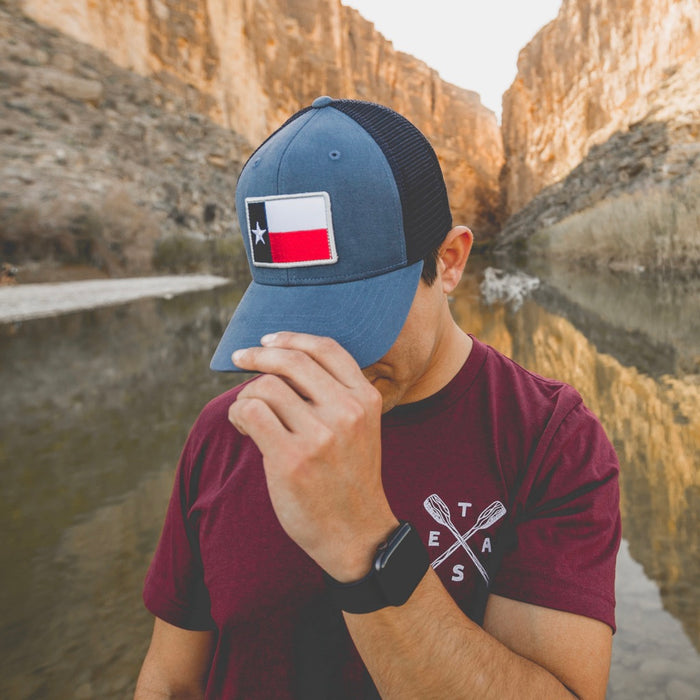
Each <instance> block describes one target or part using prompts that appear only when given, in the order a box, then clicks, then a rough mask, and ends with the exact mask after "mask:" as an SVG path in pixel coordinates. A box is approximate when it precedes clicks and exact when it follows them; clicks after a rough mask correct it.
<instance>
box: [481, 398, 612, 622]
mask: <svg viewBox="0 0 700 700" xmlns="http://www.w3.org/2000/svg"><path fill="white" fill-rule="evenodd" d="M549 427H550V428H551V426H549ZM551 432H552V435H551V437H550V436H549V435H546V433H547V431H545V433H544V434H543V438H544V437H545V435H546V444H540V445H539V448H538V450H537V452H538V453H539V455H536V459H537V461H536V462H535V461H533V462H532V463H531V464H530V468H529V469H527V476H526V477H525V478H524V479H522V483H520V484H519V486H518V492H517V494H516V496H515V504H514V505H515V507H514V511H513V512H514V514H515V517H514V520H513V524H514V526H515V540H514V541H515V544H514V546H511V547H510V548H508V550H507V551H506V553H505V555H504V558H503V561H502V564H501V568H500V570H499V572H498V573H497V575H496V577H495V579H494V582H493V587H492V589H491V590H492V592H493V593H496V594H497V595H502V596H505V597H508V598H512V599H515V600H521V601H524V602H528V603H532V604H534V605H541V606H544V607H548V608H554V609H557V610H563V611H567V612H572V613H576V614H579V615H584V616H586V617H591V618H594V619H598V620H601V621H603V622H605V623H606V624H608V625H609V626H610V627H611V628H612V629H613V630H614V629H615V562H616V557H617V551H618V548H619V544H620V532H621V526H620V512H619V489H618V472H619V467H618V461H617V456H616V455H615V451H614V449H613V447H612V445H611V444H610V442H609V440H608V438H607V436H606V435H605V432H604V430H603V428H602V426H601V425H600V423H599V422H598V419H597V418H596V417H595V416H594V415H593V414H592V413H591V412H590V411H589V410H588V409H587V408H586V407H585V406H584V405H583V404H582V403H578V405H576V406H575V407H574V408H573V409H571V411H569V413H568V414H567V415H566V416H565V418H564V419H563V420H562V421H561V422H560V424H559V425H558V426H555V427H554V428H553V429H552V431H551Z"/></svg>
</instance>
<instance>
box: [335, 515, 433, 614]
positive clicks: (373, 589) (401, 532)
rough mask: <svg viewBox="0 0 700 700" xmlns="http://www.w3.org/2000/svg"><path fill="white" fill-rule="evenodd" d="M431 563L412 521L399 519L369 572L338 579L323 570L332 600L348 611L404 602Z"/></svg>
mask: <svg viewBox="0 0 700 700" xmlns="http://www.w3.org/2000/svg"><path fill="white" fill-rule="evenodd" d="M429 566H430V557H429V556H428V550H427V549H426V548H425V545H424V544H423V542H422V541H421V538H420V536H419V534H418V533H417V532H416V530H415V528H414V527H413V525H411V523H409V522H406V521H402V522H401V524H400V525H399V526H398V527H397V528H396V530H394V531H393V532H392V533H391V535H389V538H388V539H387V541H386V542H384V543H383V544H381V545H379V547H378V548H377V553H376V555H375V557H374V562H373V564H372V568H371V569H370V571H369V573H368V574H367V575H366V576H365V577H363V578H361V579H360V580H359V581H352V582H350V583H341V582H340V581H336V580H335V579H334V578H332V577H331V576H329V575H328V574H326V573H325V572H324V575H325V579H326V584H327V586H328V589H329V591H330V595H331V600H332V601H333V602H334V603H335V605H336V606H337V607H339V608H340V609H341V610H345V611H346V612H350V613H370V612H374V611H375V610H380V609H381V608H386V607H388V606H390V605H391V606H399V605H403V604H404V603H405V602H406V601H407V600H408V599H409V598H410V597H411V594H412V593H413V591H414V590H415V589H416V587H417V586H418V584H419V583H420V582H421V580H422V578H423V576H425V572H426V571H427V570H428V567H429Z"/></svg>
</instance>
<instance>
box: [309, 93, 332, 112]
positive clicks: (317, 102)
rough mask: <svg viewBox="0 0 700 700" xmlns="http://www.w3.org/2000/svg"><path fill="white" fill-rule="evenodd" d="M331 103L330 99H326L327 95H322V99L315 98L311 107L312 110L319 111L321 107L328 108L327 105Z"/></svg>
mask: <svg viewBox="0 0 700 700" xmlns="http://www.w3.org/2000/svg"><path fill="white" fill-rule="evenodd" d="M331 102H333V98H332V97H328V95H323V97H317V98H316V99H315V100H314V101H313V102H312V103H311V106H312V107H313V108H314V109H321V107H328V105H329V104H330V103H331Z"/></svg>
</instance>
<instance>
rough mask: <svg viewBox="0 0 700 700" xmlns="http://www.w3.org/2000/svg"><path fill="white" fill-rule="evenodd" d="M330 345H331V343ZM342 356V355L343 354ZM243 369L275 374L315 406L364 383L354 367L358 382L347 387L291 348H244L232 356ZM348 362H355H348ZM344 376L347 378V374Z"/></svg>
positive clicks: (304, 354)
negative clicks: (342, 391) (341, 391)
mask: <svg viewBox="0 0 700 700" xmlns="http://www.w3.org/2000/svg"><path fill="white" fill-rule="evenodd" d="M331 342H332V341H331ZM343 352H344V351H343ZM233 361H234V362H235V363H236V365H238V367H240V368H242V369H247V370H252V371H254V372H261V373H263V374H274V375H276V376H278V377H282V378H284V380H285V381H286V382H287V383H288V384H289V385H290V386H291V387H292V389H294V391H296V392H297V393H298V394H299V395H300V396H301V397H303V398H306V399H309V400H311V401H312V402H313V403H314V404H315V405H318V406H320V405H326V404H328V402H329V400H331V399H333V397H335V396H337V393H338V391H339V390H346V389H348V388H350V389H351V390H352V389H353V388H355V389H356V388H359V387H362V386H364V384H366V383H367V380H366V379H365V378H364V376H363V375H362V372H360V369H359V367H357V365H356V364H355V365H354V368H355V369H354V371H356V372H357V377H358V378H357V379H356V381H355V383H354V386H353V385H350V386H348V384H346V383H345V382H344V381H342V380H341V379H338V378H337V377H336V376H335V375H333V374H332V373H331V372H329V371H328V369H326V367H325V366H324V365H322V364H321V363H319V362H317V361H316V359H315V357H313V356H312V355H310V354H309V353H307V352H305V351H304V350H299V349H295V348H290V347H283V346H265V347H254V348H247V349H245V350H239V351H236V352H235V353H234V360H233ZM350 362H353V363H354V360H352V358H350ZM351 371H352V369H351ZM347 374H350V373H349V372H348V373H347Z"/></svg>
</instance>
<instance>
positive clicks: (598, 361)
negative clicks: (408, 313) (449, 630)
mask: <svg viewBox="0 0 700 700" xmlns="http://www.w3.org/2000/svg"><path fill="white" fill-rule="evenodd" d="M537 272H538V274H540V275H541V276H542V277H543V278H546V279H547V280H549V281H550V282H551V285H545V286H543V287H541V288H540V290H538V291H537V292H535V294H534V297H533V298H530V299H528V300H527V301H526V302H525V303H524V304H523V306H522V307H521V308H520V309H519V310H515V309H513V308H512V307H510V306H504V305H502V304H495V305H492V306H486V305H485V304H484V303H483V302H482V301H481V299H480V295H479V281H480V274H479V273H478V272H475V273H473V274H472V275H470V276H468V277H467V278H466V279H465V281H464V283H463V284H462V285H461V287H460V289H459V290H458V292H457V293H456V294H455V297H454V300H453V311H454V314H455V316H456V318H457V319H458V321H459V322H460V324H461V325H462V327H463V328H465V329H466V330H468V331H470V332H472V333H474V334H476V335H477V336H478V337H480V338H481V339H482V340H484V341H486V342H488V343H490V344H492V345H494V346H495V347H497V348H498V349H500V350H501V351H503V352H505V353H506V354H509V355H511V356H512V357H513V358H514V359H516V360H517V361H518V362H520V363H521V364H523V365H525V366H526V367H528V368H530V369H532V370H534V371H536V372H539V373H541V374H545V375H548V376H553V377H557V378H560V379H563V380H565V381H569V382H571V383H573V384H574V385H575V386H576V387H577V388H578V389H579V390H580V391H581V393H582V394H583V396H584V399H585V400H586V402H587V403H588V404H589V406H591V408H592V409H593V410H594V411H595V412H596V413H597V414H598V415H599V416H600V417H601V420H602V422H603V424H604V426H605V428H606V430H607V431H608V434H609V436H610V438H611V439H612V440H613V442H614V444H615V446H616V448H617V450H618V454H619V456H620V460H621V464H622V509H623V523H624V533H623V534H624V538H625V540H624V542H623V547H622V550H621V552H620V557H619V560H618V582H617V589H618V626H619V631H618V633H617V634H616V635H615V638H614V658H613V668H612V673H611V680H610V689H609V693H608V697H609V698H671V699H684V698H700V654H699V653H698V650H699V649H700V529H699V527H698V526H699V524H700V523H699V520H700V456H699V452H700V328H699V327H698V319H700V284H697V283H695V284H690V283H684V284H680V283H675V284H670V283H661V282H643V281H641V280H639V281H637V282H635V283H634V284H633V283H631V282H630V281H629V280H624V282H621V280H620V279H618V278H616V277H614V276H600V275H598V276H593V277H590V278H585V277H582V276H581V275H580V274H577V276H576V279H575V281H574V280H572V279H571V277H570V276H569V275H567V273H566V272H562V271H557V270H551V269H550V270H539V271H537ZM239 296H240V293H239V292H238V291H237V290H235V289H233V288H224V289H219V290H214V291H211V292H203V293H197V294H190V295H186V296H181V297H176V298H175V299H172V300H169V301H165V300H153V299H151V300H143V301H140V302H137V303H133V304H129V305H126V306H121V307H116V308H112V309H101V310H96V311H91V312H87V313H79V314H71V315H67V316H63V317H60V318H56V319H46V320H40V321H32V322H28V323H24V324H21V325H14V326H0V386H2V392H0V416H1V421H0V473H1V474H2V479H3V482H2V483H3V492H2V493H3V500H4V504H5V507H4V508H3V509H2V510H1V511H0V533H2V538H3V542H4V544H5V546H4V547H3V548H2V549H1V550H0V571H1V572H2V583H1V586H0V625H1V631H0V697H2V698H61V699H62V698H124V697H129V696H130V693H131V692H132V691H133V685H134V681H135V677H136V674H137V673H138V668H139V665H140V663H141V660H142V659H143V655H144V653H145V650H146V646H147V644H148V638H149V635H150V629H151V625H152V620H151V617H150V615H149V614H148V613H147V612H146V611H145V609H144V608H143V605H142V603H141V585H142V581H143V576H144V574H145V570H146V567H147V565H148V562H149V559H150V556H151V552H152V551H153V548H154V546H155V543H156V540H157V538H158V534H159V531H160V527H161V524H162V519H163V516H164V512H165V507H166V503H167V499H168V496H169V492H170V488H171V485H172V479H173V470H174V466H175V463H176V461H177V457H178V454H179V451H180V448H181V446H182V443H183V441H184V438H185V436H186V434H187V431H188V429H189V427H190V425H191V423H192V421H193V420H194V418H195V417H196V415H197V413H198V412H199V410H200V408H201V406H202V405H203V404H204V403H205V402H206V401H207V400H209V399H210V398H211V397H213V396H214V395H216V394H217V393H219V392H221V391H223V390H225V389H226V388H228V387H229V386H231V384H232V383H233V382H234V381H236V378H233V377H231V376H228V375H219V374H215V373H212V372H210V371H209V370H208V362H209V357H210V355H211V353H212V351H213V348H214V347H215V345H216V342H217V341H218V338H219V336H220V334H221V332H222V331H223V328H224V325H225V324H226V322H227V321H228V318H229V316H230V313H231V310H232V309H233V308H234V307H235V304H236V302H237V300H238V298H239Z"/></svg>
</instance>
